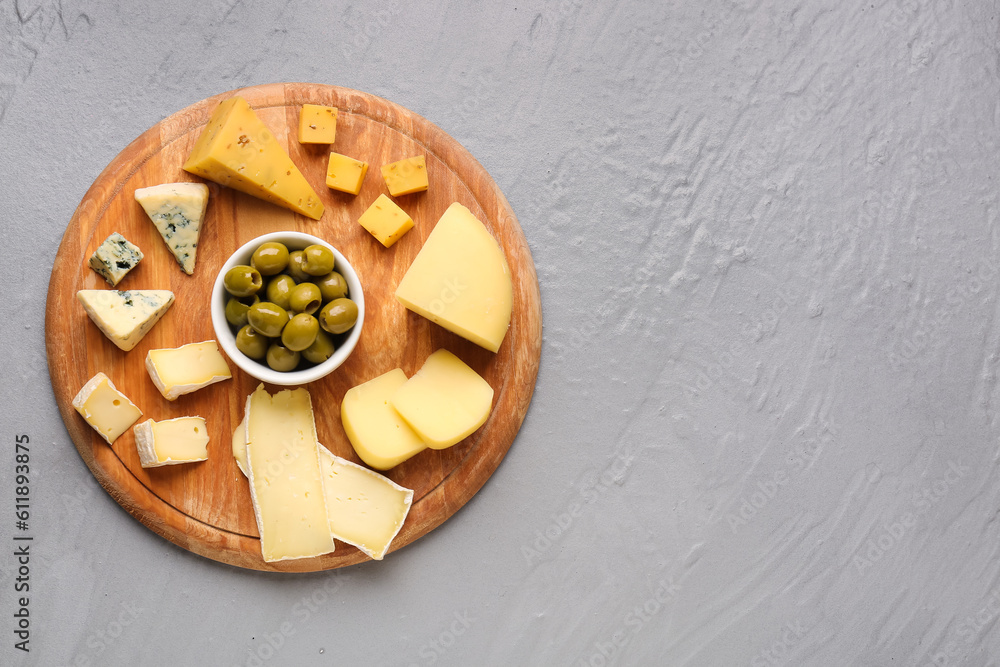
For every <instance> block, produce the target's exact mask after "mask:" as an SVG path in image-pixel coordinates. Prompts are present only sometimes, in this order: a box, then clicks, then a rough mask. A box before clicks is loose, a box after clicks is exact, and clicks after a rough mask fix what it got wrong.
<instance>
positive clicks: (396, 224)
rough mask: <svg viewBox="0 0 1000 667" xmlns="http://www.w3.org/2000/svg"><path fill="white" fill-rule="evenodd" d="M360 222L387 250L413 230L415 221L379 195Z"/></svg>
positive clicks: (393, 203) (389, 200)
mask: <svg viewBox="0 0 1000 667" xmlns="http://www.w3.org/2000/svg"><path fill="white" fill-rule="evenodd" d="M358 222H359V223H361V226H362V227H364V228H365V229H367V230H368V231H369V232H371V235H372V236H374V237H375V238H377V239H378V240H379V243H381V244H382V245H384V246H385V247H386V248H388V247H389V246H391V245H392V244H393V243H395V242H396V241H398V240H399V238H400V237H401V236H402V235H403V234H405V233H406V232H408V231H410V229H412V228H413V219H412V218H410V216H408V215H407V214H406V211H404V210H403V209H401V208H399V206H397V205H396V202H394V201H392V200H391V199H389V198H388V197H386V196H385V195H379V196H378V199H376V200H375V201H374V202H372V205H371V206H369V207H368V210H367V211H365V212H364V213H362V214H361V217H360V218H358Z"/></svg>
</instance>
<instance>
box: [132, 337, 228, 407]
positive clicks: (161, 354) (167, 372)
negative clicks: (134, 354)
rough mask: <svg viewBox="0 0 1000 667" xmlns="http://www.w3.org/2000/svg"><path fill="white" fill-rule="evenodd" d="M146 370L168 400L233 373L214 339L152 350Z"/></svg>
mask: <svg viewBox="0 0 1000 667" xmlns="http://www.w3.org/2000/svg"><path fill="white" fill-rule="evenodd" d="M146 370H147V371H148V372H149V377H150V378H151V379H152V380H153V384H155V385H156V388H157V389H159V390H160V393H161V394H163V397H164V398H165V399H167V400H168V401H172V400H174V399H176V398H177V397H178V396H181V395H183V394H190V393H191V392H192V391H197V390H199V389H201V388H202V387H207V386H208V385H210V384H214V383H216V382H222V381H223V380H228V379H229V378H231V377H232V376H233V375H232V373H231V372H230V370H229V364H227V363H226V359H225V357H223V356H222V353H221V352H219V345H218V344H217V343H216V342H215V341H214V340H208V341H205V342H203V343H188V344H187V345H182V346H180V347H177V348H167V349H163V350H150V351H149V352H148V353H147V354H146Z"/></svg>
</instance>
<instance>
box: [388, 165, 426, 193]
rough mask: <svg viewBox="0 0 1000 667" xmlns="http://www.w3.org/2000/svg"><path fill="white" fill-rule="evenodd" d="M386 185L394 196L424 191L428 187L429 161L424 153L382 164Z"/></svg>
mask: <svg viewBox="0 0 1000 667" xmlns="http://www.w3.org/2000/svg"><path fill="white" fill-rule="evenodd" d="M382 178H383V179H385V187H386V188H388V189H389V194H391V195H392V196H393V197H399V196H400V195H408V194H412V193H414V192H423V191H424V190H426V189H427V184H428V180H427V162H426V158H425V157H424V156H423V155H415V156H414V157H410V158H406V159H405V160H399V161H398V162H393V163H391V164H386V165H382Z"/></svg>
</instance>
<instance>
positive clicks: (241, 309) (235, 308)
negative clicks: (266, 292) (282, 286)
mask: <svg viewBox="0 0 1000 667" xmlns="http://www.w3.org/2000/svg"><path fill="white" fill-rule="evenodd" d="M258 301H260V298H259V297H258V296H257V295H254V296H253V301H251V302H250V303H246V302H245V300H240V299H237V298H236V297H235V296H231V297H229V301H227V302H226V321H227V322H229V325H230V326H231V327H233V328H234V329H240V328H242V327H245V326H246V324H247V311H248V310H250V306H252V305H253V304H255V303H257V302H258Z"/></svg>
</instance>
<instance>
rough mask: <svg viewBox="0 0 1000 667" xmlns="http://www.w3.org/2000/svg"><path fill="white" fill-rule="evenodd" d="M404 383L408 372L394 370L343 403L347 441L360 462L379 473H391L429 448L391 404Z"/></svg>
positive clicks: (354, 391)
mask: <svg viewBox="0 0 1000 667" xmlns="http://www.w3.org/2000/svg"><path fill="white" fill-rule="evenodd" d="M405 383H406V373H404V372H403V371H402V370H401V369H399V368H395V369H393V370H391V371H389V372H388V373H383V374H382V375H380V376H378V377H377V378H374V379H372V380H369V381H368V382H365V383H364V384H359V385H358V386H356V387H351V388H350V389H348V390H347V393H346V394H344V400H343V401H341V402H340V420H341V422H342V423H343V424H344V431H346V433H347V439H348V440H350V441H351V445H353V446H354V451H355V452H357V453H358V456H359V457H361V460H362V461H364V462H365V463H367V464H368V465H370V466H371V467H372V468H376V469H377V470H388V469H389V468H392V467H395V466H397V465H399V464H400V463H402V462H403V461H405V460H407V459H408V458H410V457H411V456H413V455H415V454H417V453H419V452H422V451H423V450H425V449H427V444H426V443H425V442H424V441H423V440H421V439H420V436H419V435H417V434H416V433H415V432H414V431H413V429H412V428H410V426H409V424H407V423H406V422H405V421H403V418H402V417H400V416H399V413H398V412H396V409H395V408H393V407H392V404H391V403H390V402H389V399H390V398H392V395H393V394H395V393H396V390H397V389H399V388H400V387H401V386H403V385H404V384H405Z"/></svg>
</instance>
